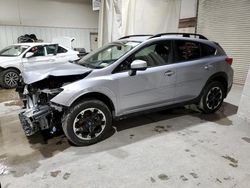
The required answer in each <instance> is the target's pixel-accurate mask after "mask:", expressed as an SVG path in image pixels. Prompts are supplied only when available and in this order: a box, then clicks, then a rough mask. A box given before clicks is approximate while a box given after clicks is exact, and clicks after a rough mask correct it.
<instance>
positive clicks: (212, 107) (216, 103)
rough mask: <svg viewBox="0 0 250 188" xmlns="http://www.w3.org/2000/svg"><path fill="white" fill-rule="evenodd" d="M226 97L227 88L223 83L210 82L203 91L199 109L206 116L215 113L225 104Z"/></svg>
mask: <svg viewBox="0 0 250 188" xmlns="http://www.w3.org/2000/svg"><path fill="white" fill-rule="evenodd" d="M225 96H226V92H225V88H224V86H223V84H222V83H221V82H218V81H214V82H210V83H209V84H207V85H206V86H205V88H204V90H203V94H202V97H201V100H200V104H199V109H200V110H202V111H203V112H204V113H206V114H210V113H214V112H216V111H217V110H218V109H219V108H220V107H221V105H222V104H223V100H224V98H225Z"/></svg>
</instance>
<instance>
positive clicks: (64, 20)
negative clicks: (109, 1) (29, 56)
mask: <svg viewBox="0 0 250 188" xmlns="http://www.w3.org/2000/svg"><path fill="white" fill-rule="evenodd" d="M0 24H1V25H25V26H46V27H67V28H68V27H71V28H97V27H98V12H97V11H93V10H92V4H91V0H0Z"/></svg>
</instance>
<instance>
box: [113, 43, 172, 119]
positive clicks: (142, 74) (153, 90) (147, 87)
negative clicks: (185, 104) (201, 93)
mask: <svg viewBox="0 0 250 188" xmlns="http://www.w3.org/2000/svg"><path fill="white" fill-rule="evenodd" d="M171 49H172V48H171V42H170V41H166V42H164V43H163V42H161V43H155V44H151V45H149V46H147V47H144V48H142V49H141V50H139V51H138V52H136V53H135V54H134V55H132V57H130V58H128V59H127V60H126V61H124V62H123V63H122V64H120V65H119V66H118V67H117V69H116V72H115V73H114V74H113V75H112V76H113V79H114V80H115V82H116V83H117V84H116V86H117V87H118V93H119V99H118V102H119V105H118V106H119V110H118V113H119V114H118V115H124V114H128V113H133V112H137V111H141V110H147V109H150V108H154V107H160V106H163V105H166V104H170V103H171V102H172V99H173V97H174V93H175V81H176V74H175V68H174V66H175V65H174V64H171V61H172V52H171V51H172V50H171ZM136 59H140V60H144V61H146V62H147V64H148V68H147V69H146V70H145V71H137V73H136V75H134V76H129V74H128V70H129V69H130V64H131V62H132V61H133V60H136Z"/></svg>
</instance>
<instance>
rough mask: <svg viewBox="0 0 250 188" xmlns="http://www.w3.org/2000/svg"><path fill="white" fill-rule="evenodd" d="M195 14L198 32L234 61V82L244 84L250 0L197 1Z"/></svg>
mask: <svg viewBox="0 0 250 188" xmlns="http://www.w3.org/2000/svg"><path fill="white" fill-rule="evenodd" d="M198 11H199V12H198V24H197V32H198V33H201V34H204V35H205V36H207V37H208V38H209V39H210V40H213V41H216V42H219V43H220V45H221V46H222V47H223V48H224V49H225V51H226V52H227V54H228V55H229V56H232V57H233V58H234V63H233V68H234V71H235V75H234V83H236V84H244V83H245V80H246V76H247V73H248V69H249V67H250V0H238V1H235V0H213V1H211V0H200V1H199V10H198Z"/></svg>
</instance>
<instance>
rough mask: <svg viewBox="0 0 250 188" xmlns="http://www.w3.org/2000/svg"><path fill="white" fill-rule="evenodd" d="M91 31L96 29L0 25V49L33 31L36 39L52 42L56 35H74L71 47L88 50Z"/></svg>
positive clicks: (94, 31)
mask: <svg viewBox="0 0 250 188" xmlns="http://www.w3.org/2000/svg"><path fill="white" fill-rule="evenodd" d="M91 32H93V33H96V32H97V29H88V28H87V29H86V28H61V27H31V26H7V25H0V49H2V48H4V47H6V46H8V45H11V44H13V43H17V37H19V36H21V35H23V34H25V33H27V34H32V33H34V34H36V36H37V38H38V39H43V41H44V42H52V39H53V38H55V37H58V36H61V37H64V36H65V37H75V38H76V40H75V41H74V42H73V47H75V48H85V49H86V51H87V52H89V51H90V33H91Z"/></svg>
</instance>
